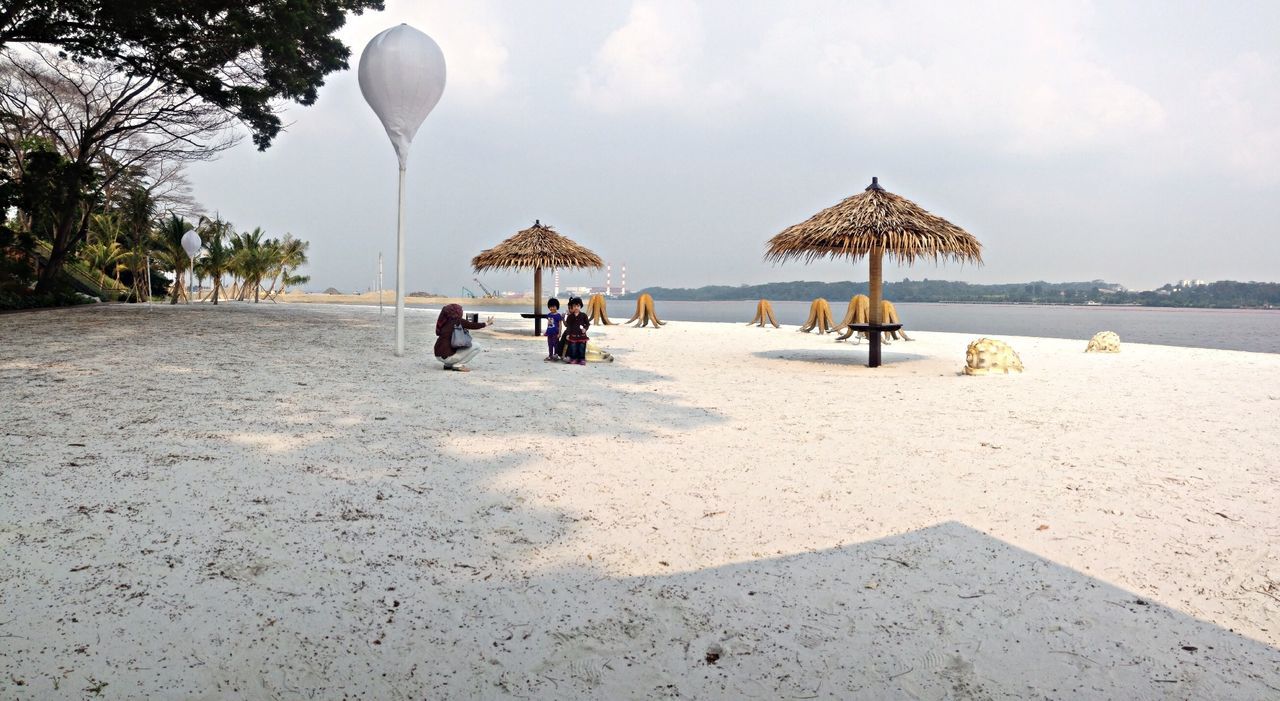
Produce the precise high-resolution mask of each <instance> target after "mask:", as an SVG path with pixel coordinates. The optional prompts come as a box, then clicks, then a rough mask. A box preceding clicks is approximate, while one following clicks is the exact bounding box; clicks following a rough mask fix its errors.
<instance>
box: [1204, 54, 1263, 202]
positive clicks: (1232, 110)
mask: <svg viewBox="0 0 1280 701" xmlns="http://www.w3.org/2000/svg"><path fill="white" fill-rule="evenodd" d="M1278 79H1280V70H1277V66H1276V64H1275V63H1274V62H1272V61H1268V60H1267V59H1266V58H1264V57H1263V56H1261V55H1260V54H1258V53H1256V52H1249V53H1245V54H1241V55H1240V56H1237V57H1236V59H1235V60H1234V61H1233V62H1232V63H1231V64H1230V65H1228V66H1226V67H1225V68H1222V69H1219V70H1215V71H1212V72H1210V73H1209V74H1208V75H1207V76H1206V77H1205V78H1204V79H1203V80H1201V81H1200V85H1199V97H1200V98H1201V100H1202V102H1201V103H1200V107H1201V109H1202V110H1203V112H1202V113H1201V114H1198V115H1196V118H1197V119H1196V121H1197V122H1198V124H1197V125H1195V126H1197V127H1198V130H1197V131H1198V133H1199V134H1200V135H1201V137H1202V146H1203V147H1205V148H1206V149H1207V151H1208V155H1209V156H1210V157H1212V158H1214V159H1215V160H1217V161H1218V162H1219V163H1221V164H1223V165H1224V166H1226V167H1227V168H1228V169H1230V170H1233V171H1235V172H1239V173H1242V174H1244V175H1246V176H1248V177H1250V178H1251V179H1253V180H1257V181H1261V182H1265V183H1276V182H1278V181H1280V93H1277V91H1276V85H1277V83H1278ZM1189 126H1191V125H1189Z"/></svg>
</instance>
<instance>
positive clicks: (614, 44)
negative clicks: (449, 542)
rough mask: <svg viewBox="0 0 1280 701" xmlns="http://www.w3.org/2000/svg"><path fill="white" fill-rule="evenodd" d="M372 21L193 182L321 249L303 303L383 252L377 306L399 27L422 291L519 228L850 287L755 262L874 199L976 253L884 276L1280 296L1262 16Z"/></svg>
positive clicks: (980, 12) (995, 6)
mask: <svg viewBox="0 0 1280 701" xmlns="http://www.w3.org/2000/svg"><path fill="white" fill-rule="evenodd" d="M386 5H387V9H386V11H384V12H381V13H372V14H366V15H365V16H363V17H356V18H352V19H351V20H350V21H349V22H348V25H347V27H345V28H344V29H343V31H342V33H341V36H342V38H343V39H344V40H345V41H346V43H347V44H348V45H349V46H351V47H352V49H353V54H352V58H351V65H352V70H350V71H346V72H343V73H339V74H334V75H331V76H330V78H329V81H328V83H327V85H326V86H325V87H324V88H323V89H322V90H321V92H320V99H319V101H318V102H317V103H316V104H315V105H313V106H311V107H307V108H302V107H296V106H295V107H293V108H291V109H289V111H288V115H287V116H288V120H289V121H290V122H291V126H290V127H289V130H288V132H287V133H285V134H283V135H281V137H280V138H279V139H277V141H276V143H275V145H274V146H273V147H272V148H271V149H269V150H268V151H266V152H265V153H259V152H257V151H256V150H255V149H254V148H253V146H252V144H251V143H249V142H248V140H247V139H246V141H245V143H244V144H242V145H241V146H239V147H237V148H236V149H235V150H234V151H232V152H229V153H228V154H225V155H224V156H223V157H221V158H220V159H219V160H217V161H216V162H212V163H206V164H199V165H197V166H195V167H194V168H193V170H192V173H191V174H192V180H193V182H194V185H195V191H196V195H197V197H198V198H199V200H200V202H201V204H202V205H203V206H204V207H206V208H207V209H209V210H210V211H214V210H216V211H218V212H219V213H220V214H221V215H222V216H223V217H224V218H226V219H229V220H230V221H232V222H233V223H234V224H236V225H237V227H238V228H239V229H241V230H243V229H248V228H252V227H254V226H262V227H263V228H264V229H266V231H267V232H268V233H269V234H271V235H274V236H278V235H282V234H284V233H285V232H291V233H293V234H294V235H295V236H298V237H301V238H304V239H306V240H308V241H310V242H311V251H310V257H311V264H310V266H309V267H308V269H306V270H305V271H304V272H307V273H309V274H310V275H311V276H312V283H311V284H310V285H309V286H308V288H309V289H324V288H325V287H329V286H333V287H338V288H340V289H342V290H344V291H347V290H351V289H356V288H358V289H361V290H363V289H364V288H366V287H369V286H371V285H373V284H374V274H375V271H376V260H377V254H378V252H379V251H382V252H384V253H385V254H386V270H387V276H386V284H387V286H388V287H393V285H394V252H395V197H396V160H395V155H394V153H393V151H392V149H391V146H390V143H389V142H388V140H387V137H386V135H385V133H384V132H383V130H382V127H381V125H380V124H379V122H378V120H377V118H376V117H375V116H374V114H373V112H372V110H370V109H369V107H368V106H367V105H366V104H365V103H364V100H363V98H362V97H361V95H360V89H359V85H358V83H357V81H356V75H355V70H354V67H355V66H356V65H357V63H358V60H359V54H360V52H361V51H362V50H363V48H364V45H365V43H366V42H368V40H369V39H370V38H371V37H372V36H373V35H374V34H376V33H377V32H379V31H381V30H383V29H385V28H388V27H390V26H393V25H395V24H398V23H400V22H408V23H409V24H411V25H413V26H414V27H416V28H418V29H420V30H422V31H424V32H426V33H427V34H429V35H430V36H431V37H432V38H434V39H435V40H436V41H437V42H438V43H439V44H440V46H441V48H442V50H443V51H444V55H445V60H446V62H447V64H448V85H447V87H446V88H445V92H444V97H443V98H442V99H441V101H440V104H439V105H438V106H437V107H436V109H435V111H434V112H433V113H432V114H431V115H430V116H429V117H428V118H427V120H426V122H425V123H424V124H423V126H422V129H421V130H420V131H419V132H418V135H417V137H416V139H415V141H414V145H413V150H412V153H411V155H410V160H409V170H408V185H407V187H408V200H409V206H408V210H407V215H406V216H407V223H406V228H407V244H406V245H407V261H408V272H407V275H406V285H407V287H408V289H409V291H414V290H422V291H432V292H439V293H444V294H458V293H459V292H460V288H461V287H463V286H466V287H470V288H472V289H475V285H474V283H472V281H471V280H472V277H473V274H472V273H471V268H470V260H471V257H472V256H474V255H475V254H476V253H478V252H479V251H480V250H482V249H484V248H488V247H491V246H493V245H495V244H497V243H498V242H500V241H501V240H503V239H504V238H506V237H508V236H510V235H511V234H514V233H515V232H516V231H518V230H520V229H524V228H526V227H528V226H530V225H531V224H532V223H533V221H534V219H541V220H542V221H543V223H548V224H551V225H552V226H554V227H556V229H557V230H558V231H560V232H561V233H563V234H566V235H568V236H570V237H572V238H573V239H575V240H576V241H578V242H579V243H582V244H583V245H586V246H587V247H589V248H591V249H593V250H594V251H596V252H597V253H599V254H600V255H601V256H602V257H603V258H604V259H605V260H607V261H609V262H611V263H613V264H614V270H615V272H614V281H615V284H616V282H617V276H618V268H619V267H620V266H621V265H622V264H626V266H627V275H628V286H629V287H630V288H632V289H636V288H639V287H645V286H650V285H662V286H689V287H696V286H700V285H704V284H730V285H736V284H742V283H758V282H768V281H780V280H797V279H804V280H848V279H851V280H865V279H866V277H867V272H866V262H865V260H864V261H860V262H858V263H856V264H852V263H850V262H848V261H836V262H824V263H818V264H812V265H807V266H806V265H803V264H800V263H787V264H783V265H773V264H770V263H765V262H763V260H762V254H763V252H764V245H765V241H766V240H767V239H768V238H769V237H771V236H773V235H774V234H776V233H777V232H778V231H780V230H782V229H783V228H785V227H787V226H789V225H791V224H794V223H796V222H799V221H802V220H804V219H806V218H808V217H809V216H810V215H812V214H814V213H815V212H817V211H819V210H821V209H823V208H825V207H828V206H830V205H832V204H835V203H836V202H838V201H839V200H841V199H843V198H844V197H847V196H848V195H851V194H853V193H855V192H859V191H861V190H862V189H863V188H864V187H865V186H866V185H867V184H868V183H869V182H870V180H871V177H872V176H879V178H880V182H881V183H882V184H883V185H884V186H885V187H886V188H887V189H889V190H890V191H892V192H896V193H898V194H900V195H903V196H905V197H907V198H909V199H911V200H914V201H915V202H917V203H918V204H920V205H921V206H923V207H925V208H926V209H928V210H930V211H932V212H934V213H935V214H938V215H940V216H942V217H945V218H947V219H949V220H950V221H952V222H953V223H955V224H957V225H959V226H961V227H963V228H965V229H967V230H968V231H970V232H971V233H973V234H974V235H975V236H977V238H978V239H979V240H980V241H981V242H982V243H983V245H984V253H983V256H984V258H985V261H986V264H985V265H984V266H982V267H974V266H972V265H966V266H959V265H956V264H944V265H941V266H934V265H932V264H928V263H925V264H917V265H916V266H915V267H914V268H903V269H899V268H896V267H894V266H891V265H888V264H886V269H885V277H886V279H890V280H896V279H900V278H901V277H904V276H906V277H911V278H923V277H930V278H941V279H953V280H968V281H972V282H1021V281H1029V280H1036V279H1043V280H1050V281H1068V280H1091V279H1096V278H1102V279H1106V280H1108V281H1112V282H1118V283H1121V284H1124V285H1127V286H1129V287H1133V288H1137V289H1145V288H1150V287H1155V286H1158V285H1160V284H1163V283H1165V282H1169V281H1176V280H1178V279H1180V278H1204V279H1207V280H1218V279H1236V280H1267V281H1276V280H1280V272H1278V271H1280V225H1277V222H1278V221H1280V42H1278V41H1276V33H1275V31H1276V30H1275V28H1276V27H1278V26H1280V2H1274V0H1267V1H1263V2H1244V1H1233V2H1230V3H1208V2H1200V3H1185V2H1167V1H1156V0H1152V1H1150V2H1099V3H1091V2H1067V1H1064V0H1059V1H1055V2H1049V3H1030V2H901V1H898V0H895V1H893V2H849V1H835V2H818V1H811V0H806V1H805V2H795V3H781V2H743V1H741V0H735V1H732V2H730V1H725V2H699V3H694V2H683V1H680V0H671V1H666V0H659V1H651V0H640V1H636V2H627V1H616V2H600V1H599V0H591V1H584V2H554V3H553V2H546V3H527V2H515V1H512V2H483V1H481V2H476V1H472V2H465V3H463V2H454V3H444V2H424V1H422V0H413V1H406V0H387V2H386ZM531 277H532V276H531V275H496V274H492V273H491V274H487V275H485V276H483V277H482V278H481V279H482V280H483V281H484V282H485V284H486V285H489V286H490V287H496V288H499V289H503V290H510V289H529V288H531V286H532V281H531ZM561 282H562V284H565V285H569V284H584V285H585V284H592V285H601V284H603V282H604V274H603V272H601V273H586V272H570V271H566V272H564V273H562V276H561Z"/></svg>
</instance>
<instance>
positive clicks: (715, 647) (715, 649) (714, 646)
mask: <svg viewBox="0 0 1280 701" xmlns="http://www.w3.org/2000/svg"><path fill="white" fill-rule="evenodd" d="M721 657H724V648H722V647H720V645H719V643H711V644H710V645H709V646H707V655H706V660H707V664H715V663H716V662H718V661H719V660H720V658H721Z"/></svg>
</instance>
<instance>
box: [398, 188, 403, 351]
mask: <svg viewBox="0 0 1280 701" xmlns="http://www.w3.org/2000/svg"><path fill="white" fill-rule="evenodd" d="M397 204H398V205H399V213H398V215H397V216H396V357H399V356H402V355H404V168H403V167H401V168H400V195H399V197H397Z"/></svg>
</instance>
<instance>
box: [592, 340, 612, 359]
mask: <svg viewBox="0 0 1280 701" xmlns="http://www.w3.org/2000/svg"><path fill="white" fill-rule="evenodd" d="M587 360H589V361H591V362H593V363H612V362H613V354H612V353H610V352H609V351H607V350H605V349H603V348H601V347H600V346H597V345H596V344H594V343H590V342H588V343H587Z"/></svg>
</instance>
